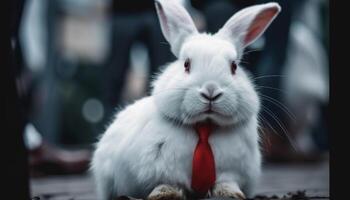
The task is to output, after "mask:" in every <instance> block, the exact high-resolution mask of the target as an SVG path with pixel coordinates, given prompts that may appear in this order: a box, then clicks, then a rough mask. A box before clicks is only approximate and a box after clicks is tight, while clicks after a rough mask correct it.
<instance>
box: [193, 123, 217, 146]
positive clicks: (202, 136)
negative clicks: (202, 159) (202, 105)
mask: <svg viewBox="0 0 350 200" xmlns="http://www.w3.org/2000/svg"><path fill="white" fill-rule="evenodd" d="M195 129H196V133H197V134H198V137H199V141H201V142H208V139H209V135H210V133H211V132H212V129H213V125H212V124H211V123H198V124H196V126H195Z"/></svg>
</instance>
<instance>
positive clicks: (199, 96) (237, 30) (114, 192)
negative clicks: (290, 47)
mask: <svg viewBox="0 0 350 200" xmlns="http://www.w3.org/2000/svg"><path fill="white" fill-rule="evenodd" d="M155 5H156V10H157V13H158V17H159V20H160V24H161V28H162V32H163V34H164V36H165V38H166V40H167V41H168V42H169V43H170V46H171V50H172V52H173V53H174V55H175V56H176V57H177V58H178V60H176V61H175V62H173V63H170V64H169V65H168V66H166V67H165V68H164V70H163V71H162V72H161V73H160V74H159V76H158V77H157V78H156V80H155V81H154V82H153V91H152V94H151V96H148V97H144V98H143V99H140V100H138V101H136V102H135V103H133V104H131V105H129V106H127V107H126V108H125V109H124V110H122V111H121V112H119V113H118V114H116V116H115V119H114V121H113V122H112V124H111V125H110V126H109V127H108V129H107V130H106V132H105V133H104V134H103V135H102V137H101V139H100V140H99V142H98V143H97V147H96V151H95V152H94V156H93V160H92V165H91V170H92V172H93V175H94V178H95V182H96V184H97V193H98V197H99V199H101V200H106V199H111V198H113V197H116V196H120V195H127V196H132V197H136V198H147V199H171V198H172V199H184V198H186V197H188V195H191V194H193V193H194V192H193V190H192V189H191V173H192V171H191V169H192V159H193V152H194V149H195V147H196V144H197V142H198V136H197V134H196V132H195V130H194V128H193V126H194V125H195V124H196V123H198V122H201V121H205V120H207V121H211V123H213V124H216V125H217V127H216V128H215V129H214V131H213V132H212V134H211V135H210V138H209V143H210V146H211V149H212V152H213V154H214V158H215V171H216V180H215V184H214V185H213V187H212V188H211V189H210V190H209V191H208V193H207V196H212V197H216V196H218V197H234V198H244V196H250V195H252V194H253V189H254V185H255V184H256V182H257V181H258V178H259V175H260V171H261V154H260V148H259V135H258V125H259V124H258V119H257V116H258V112H259V108H260V101H259V98H258V95H257V93H256V91H255V89H254V86H253V84H252V83H251V81H250V78H249V77H248V75H247V74H246V72H245V71H244V70H243V69H242V68H241V67H240V66H238V64H239V60H240V58H241V56H242V52H243V50H244V48H245V47H246V46H248V45H249V44H251V43H252V42H253V41H255V40H256V39H257V38H258V37H259V36H260V35H261V34H262V33H263V32H264V31H265V29H266V28H267V27H268V26H269V25H270V23H271V22H272V21H273V19H274V18H275V17H276V16H277V14H278V13H279V12H280V10H281V8H280V6H279V5H278V4H277V3H267V4H262V5H256V6H251V7H248V8H245V9H243V10H241V11H239V12H238V13H236V14H235V15H234V16H233V17H231V18H230V19H229V20H228V21H227V23H226V24H225V25H224V26H223V28H221V29H220V30H219V31H218V33H216V34H214V35H211V34H206V33H198V31H197V29H196V27H195V25H194V23H193V21H192V19H191V17H190V15H189V14H188V13H187V12H186V10H185V9H184V8H183V7H182V6H181V5H180V4H179V3H177V2H176V1H172V0H164V1H160V0H159V1H156V2H155ZM204 176H205V174H204Z"/></svg>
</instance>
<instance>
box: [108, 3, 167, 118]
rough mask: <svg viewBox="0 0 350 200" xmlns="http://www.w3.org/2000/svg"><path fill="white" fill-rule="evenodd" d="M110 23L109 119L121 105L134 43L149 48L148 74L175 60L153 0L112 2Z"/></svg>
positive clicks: (147, 84) (147, 83)
mask: <svg viewBox="0 0 350 200" xmlns="http://www.w3.org/2000/svg"><path fill="white" fill-rule="evenodd" d="M110 21H111V43H110V52H109V57H108V59H107V62H106V67H105V68H104V75H103V76H104V87H103V89H104V94H105V96H106V101H105V102H106V104H107V106H106V109H107V114H106V117H107V118H108V119H109V118H110V117H111V115H112V114H114V113H115V108H116V107H118V106H120V105H121V103H122V99H121V94H122V90H123V88H124V86H125V83H126V80H127V79H126V77H127V76H126V75H127V72H128V70H129V69H130V53H131V47H132V46H133V44H135V43H136V42H141V43H143V44H144V46H145V47H146V49H147V52H148V55H149V66H150V67H149V70H148V74H149V75H151V74H154V73H155V72H156V71H157V70H158V67H160V66H162V65H164V64H165V63H166V62H169V61H170V60H171V59H172V54H171V52H170V51H169V48H168V44H167V43H166V41H165V39H164V37H163V36H162V34H161V30H160V28H159V22H158V19H157V16H156V11H155V7H154V1H153V0H137V1H130V0H123V1H121V0H113V1H111V9H110ZM145 64H146V63H145ZM148 80H150V77H149V78H148ZM146 86H147V87H148V86H149V81H147V82H146ZM145 88H146V87H145Z"/></svg>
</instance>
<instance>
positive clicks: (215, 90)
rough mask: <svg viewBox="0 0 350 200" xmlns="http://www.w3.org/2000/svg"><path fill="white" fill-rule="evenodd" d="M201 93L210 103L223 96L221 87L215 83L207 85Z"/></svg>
mask: <svg viewBox="0 0 350 200" xmlns="http://www.w3.org/2000/svg"><path fill="white" fill-rule="evenodd" d="M199 93H200V95H201V96H202V97H203V98H204V99H206V100H208V101H215V100H217V99H219V98H220V97H221V96H222V94H223V92H222V90H221V89H220V88H219V86H218V85H217V84H216V83H213V82H209V83H207V84H205V85H204V86H203V87H202V89H201V90H200V92H199Z"/></svg>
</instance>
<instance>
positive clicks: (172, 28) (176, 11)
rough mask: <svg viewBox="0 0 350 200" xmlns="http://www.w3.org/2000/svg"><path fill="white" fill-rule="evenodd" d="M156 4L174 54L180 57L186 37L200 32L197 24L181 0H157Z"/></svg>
mask: <svg viewBox="0 0 350 200" xmlns="http://www.w3.org/2000/svg"><path fill="white" fill-rule="evenodd" d="M155 5H156V10H157V14H158V18H159V21H160V26H161V29H162V32H163V35H164V37H165V39H166V40H167V41H168V42H169V43H170V46H171V51H172V52H173V54H174V55H175V56H177V57H178V56H179V53H180V49H181V46H182V44H183V42H184V41H185V39H186V38H187V37H188V36H189V35H191V34H193V33H197V32H198V31H197V29H196V26H195V25H194V22H193V20H192V18H191V16H190V15H189V14H188V12H187V11H186V10H185V8H184V7H183V6H181V5H180V3H179V2H176V1H174V0H155Z"/></svg>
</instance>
